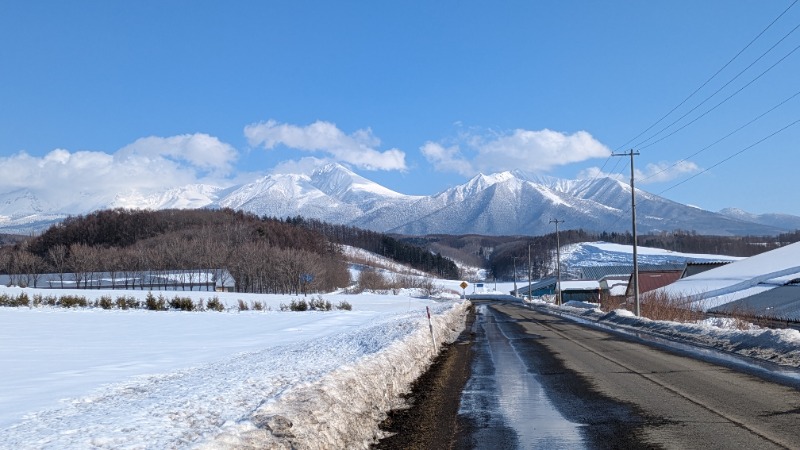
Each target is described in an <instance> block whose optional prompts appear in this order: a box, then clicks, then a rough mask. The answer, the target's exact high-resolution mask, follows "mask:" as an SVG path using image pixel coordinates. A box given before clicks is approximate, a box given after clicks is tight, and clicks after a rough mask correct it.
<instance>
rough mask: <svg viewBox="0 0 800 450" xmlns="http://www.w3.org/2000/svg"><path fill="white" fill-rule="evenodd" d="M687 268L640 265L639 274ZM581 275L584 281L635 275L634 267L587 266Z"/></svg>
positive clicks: (680, 266)
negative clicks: (612, 276)
mask: <svg viewBox="0 0 800 450" xmlns="http://www.w3.org/2000/svg"><path fill="white" fill-rule="evenodd" d="M685 267H686V264H684V263H676V264H658V265H654V264H639V272H640V273H641V272H644V271H656V270H681V271H682V270H683V269H684V268H685ZM581 273H582V274H583V279H584V280H600V279H602V278H603V277H607V276H610V275H626V276H630V274H632V273H633V265H632V264H631V265H621V266H586V267H581Z"/></svg>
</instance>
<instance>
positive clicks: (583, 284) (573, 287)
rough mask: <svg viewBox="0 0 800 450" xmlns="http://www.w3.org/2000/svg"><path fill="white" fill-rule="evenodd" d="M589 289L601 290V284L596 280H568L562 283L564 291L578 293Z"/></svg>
mask: <svg viewBox="0 0 800 450" xmlns="http://www.w3.org/2000/svg"><path fill="white" fill-rule="evenodd" d="M587 289H600V282H599V281H596V280H568V281H562V282H561V290H562V291H578V290H587Z"/></svg>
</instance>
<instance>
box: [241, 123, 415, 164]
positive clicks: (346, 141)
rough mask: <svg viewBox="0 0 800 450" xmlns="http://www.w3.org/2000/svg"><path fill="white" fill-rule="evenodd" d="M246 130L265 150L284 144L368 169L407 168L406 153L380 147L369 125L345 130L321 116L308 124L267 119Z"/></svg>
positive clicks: (251, 142) (256, 143)
mask: <svg viewBox="0 0 800 450" xmlns="http://www.w3.org/2000/svg"><path fill="white" fill-rule="evenodd" d="M244 134H245V136H246V137H247V140H248V142H249V143H250V145H252V146H254V147H257V146H260V147H263V148H264V149H266V150H271V149H274V148H275V147H277V146H279V145H284V146H286V147H289V148H292V149H295V150H302V151H306V152H321V153H325V154H327V155H330V156H331V157H332V158H334V159H335V160H337V161H339V162H344V163H347V164H352V165H353V166H355V167H358V168H361V169H366V170H404V169H405V168H406V163H405V153H404V152H402V151H400V150H398V149H396V148H393V149H390V150H385V151H380V150H378V149H377V147H378V146H379V145H380V139H378V138H377V137H376V136H375V135H374V134H372V130H370V129H368V128H367V129H361V130H356V131H355V132H354V133H352V134H346V133H344V132H343V131H341V130H340V129H339V128H337V127H336V125H335V124H333V123H330V122H324V121H320V120H318V121H316V122H314V123H312V124H311V125H307V126H297V125H291V124H286V123H278V122H277V121H275V120H268V121H266V122H261V123H256V124H251V125H248V126H246V127H245V129H244Z"/></svg>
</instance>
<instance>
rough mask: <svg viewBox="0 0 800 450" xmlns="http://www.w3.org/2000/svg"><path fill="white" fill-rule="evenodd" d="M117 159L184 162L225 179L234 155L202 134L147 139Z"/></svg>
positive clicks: (134, 144)
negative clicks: (139, 157)
mask: <svg viewBox="0 0 800 450" xmlns="http://www.w3.org/2000/svg"><path fill="white" fill-rule="evenodd" d="M114 156H115V158H117V159H129V158H134V157H137V156H143V157H148V158H166V159H170V160H173V161H177V162H185V163H188V164H189V165H191V166H193V167H196V168H198V169H201V170H204V171H209V172H212V173H216V174H219V175H227V174H229V173H230V172H231V168H232V164H233V162H234V161H235V160H236V158H237V156H238V154H237V152H236V150H235V149H234V148H233V147H231V146H230V145H228V144H226V143H224V142H222V141H220V140H219V139H217V138H215V137H213V136H209V135H207V134H204V133H196V134H182V135H179V136H171V137H166V138H163V137H157V136H149V137H144V138H140V139H137V140H136V141H135V142H133V143H132V144H129V145H127V146H125V147H123V148H122V149H120V150H119V151H118V152H117V153H116V154H115V155H114Z"/></svg>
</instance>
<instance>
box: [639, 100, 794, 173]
mask: <svg viewBox="0 0 800 450" xmlns="http://www.w3.org/2000/svg"><path fill="white" fill-rule="evenodd" d="M798 95H800V91H797V92H795V93H794V94H792V95H791V96H789V97H788V98H786V99H784V100H783V101H782V102H780V103H778V104H777V105H775V106H773V107H772V108H770V109H768V110H767V111H764V112H763V113H761V114H759V115H758V116H756V117H755V118H753V119H751V120H750V121H748V122H747V123H745V124H743V125H740V126H739V127H737V128H735V129H734V130H733V131H731V132H729V133H728V134H726V135H725V136H723V137H721V138H719V139H717V140H716V141H714V142H712V143H711V144H709V145H707V146H705V147H703V148H701V149H700V150H698V151H696V152H694V153H692V154H691V155H689V156H687V157H685V158H683V159H680V160H678V161H677V162H675V163H674V164H672V165H671V166H668V167H666V168H664V169H661V170H659V171H658V172H656V173H654V174H651V175H649V176H647V177H645V178H642V180H641V181H647V180H649V179H651V178H653V177H656V176H658V175H661V174H662V173H664V172H666V171H668V170H669V169H672V168H674V167H677V166H678V164H680V163H683V162H686V161H688V160H690V159H691V158H694V157H695V156H697V155H699V154H701V153H703V152H705V151H706V150H708V149H709V148H711V147H713V146H715V145H717V144H719V143H720V142H722V141H724V140H725V139H727V138H729V137H731V136H733V135H734V134H736V133H738V132H739V131H741V130H743V129H745V128H747V127H748V126H750V125H752V124H753V123H755V122H756V121H758V120H759V119H761V118H762V117H764V116H766V115H767V114H769V113H771V112H772V111H775V110H776V109H778V108H780V107H781V106H783V105H784V104H786V103H787V102H789V101H790V100H792V99H794V98H795V97H797V96H798Z"/></svg>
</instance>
